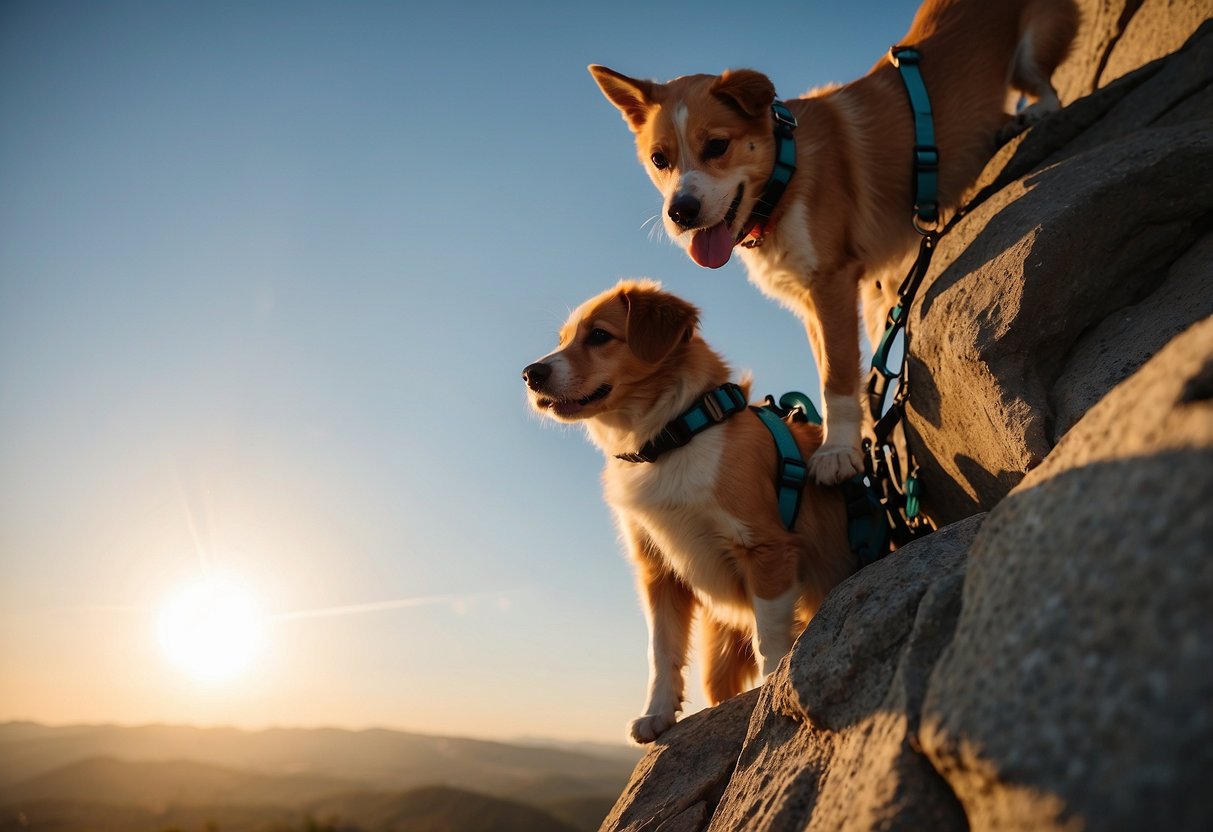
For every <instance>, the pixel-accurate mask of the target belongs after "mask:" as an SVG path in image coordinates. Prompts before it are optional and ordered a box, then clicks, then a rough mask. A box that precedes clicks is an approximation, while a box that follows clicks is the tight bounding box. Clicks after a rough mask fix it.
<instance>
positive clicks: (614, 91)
mask: <svg viewBox="0 0 1213 832" xmlns="http://www.w3.org/2000/svg"><path fill="white" fill-rule="evenodd" d="M587 68H588V69H589V70H590V74H591V75H593V76H594V80H595V81H597V82H598V88H599V89H601V90H602V94H603V95H605V96H606V97H607V100H608V101H610V102H611V103H612V104H614V105H615V106H616V107H618V108H619V111H620V112H621V113H623V119H624V121H626V122H627V123H628V126H629V127H631V128H632V132H634V133H638V132H640V129H641V128H642V127H644V123H645V121H647V120H648V117H649V109H650V108H651V106H652V104H653V87H654V86H656V85H655V84H654V83H653V82H652V81H641V80H638V79H636V78H629V77H628V76H626V75H623V74H621V73H618V72H616V71H615V70H613V69H607V68H606V67H605V66H599V65H598V64H590V65H589V67H587Z"/></svg>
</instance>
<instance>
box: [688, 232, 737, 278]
mask: <svg viewBox="0 0 1213 832" xmlns="http://www.w3.org/2000/svg"><path fill="white" fill-rule="evenodd" d="M732 254H733V235H732V234H730V233H729V228H728V226H727V225H725V224H724V223H719V224H717V225H714V226H712V227H711V228H705V229H704V230H702V231H696V232H695V236H694V237H692V238H691V259H692V260H694V261H695V262H696V263H698V264H699V265H701V266H703V267H704V268H708V269H719V268H720V267H721V266H723V265H724V264H725V263H727V262H729V257H731V256H732Z"/></svg>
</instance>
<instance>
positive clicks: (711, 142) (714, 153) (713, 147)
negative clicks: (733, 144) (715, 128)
mask: <svg viewBox="0 0 1213 832" xmlns="http://www.w3.org/2000/svg"><path fill="white" fill-rule="evenodd" d="M728 150H729V140H728V139H708V143H707V144H705V145H704V146H703V158H705V159H719V158H720V157H721V156H723V155H724V154H725V153H727V152H728Z"/></svg>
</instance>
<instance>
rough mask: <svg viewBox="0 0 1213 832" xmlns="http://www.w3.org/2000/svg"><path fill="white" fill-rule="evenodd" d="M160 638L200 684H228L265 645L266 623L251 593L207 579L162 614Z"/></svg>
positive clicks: (180, 593)
mask: <svg viewBox="0 0 1213 832" xmlns="http://www.w3.org/2000/svg"><path fill="white" fill-rule="evenodd" d="M156 635H157V638H158V640H159V642H160V646H161V647H162V648H163V649H164V652H165V653H166V654H167V656H168V658H169V659H170V660H171V661H172V662H173V664H175V665H177V666H178V667H180V668H181V669H182V670H184V671H186V672H187V673H189V674H190V675H191V676H194V677H196V678H199V679H205V680H210V681H217V682H219V681H228V680H230V679H233V678H234V677H236V676H237V675H239V673H240V672H241V671H243V670H244V669H245V668H247V667H248V666H249V663H250V662H251V661H252V659H253V657H254V656H255V655H256V654H257V652H258V650H260V648H261V646H262V643H263V642H264V640H265V618H264V616H263V615H262V614H261V612H260V610H259V609H258V608H257V604H256V603H255V601H254V598H253V596H252V593H250V592H249V589H248V587H247V586H246V585H245V584H243V583H241V582H240V581H238V580H236V579H234V578H231V577H208V578H205V579H203V580H200V581H197V582H194V583H191V584H187V585H185V586H183V587H181V588H180V589H178V590H177V591H176V592H175V593H174V594H173V595H172V596H170V597H169V599H168V600H167V601H166V602H165V604H164V606H163V607H161V609H160V614H159V617H158V619H157V622H156Z"/></svg>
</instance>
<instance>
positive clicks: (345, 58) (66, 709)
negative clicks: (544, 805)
mask: <svg viewBox="0 0 1213 832" xmlns="http://www.w3.org/2000/svg"><path fill="white" fill-rule="evenodd" d="M915 7H916V4H914V3H912V2H891V1H884V2H875V1H873V2H859V1H857V2H854V3H847V4H838V3H827V2H817V3H812V2H802V3H784V2H773V3H766V4H762V5H761V6H751V7H746V8H744V9H742V8H741V7H738V6H737V5H736V4H730V3H714V2H700V3H696V4H694V6H693V7H691V8H680V7H677V6H661V5H659V4H653V3H628V2H620V3H611V4H605V3H604V4H594V5H592V6H591V5H588V4H567V3H555V2H552V3H521V4H498V3H458V2H451V3H425V4H421V3H418V4H413V3H364V2H342V3H338V2H328V3H308V2H294V3H284V2H209V3H200V2H159V3H135V2H73V3H67V2H58V0H38V1H37V2H4V3H3V4H0V182H2V183H3V186H2V187H0V656H3V657H4V658H3V661H4V665H5V666H6V668H7V669H6V670H5V672H4V673H3V675H2V676H0V719H4V718H34V719H41V720H45V721H52V722H64V721H102V720H116V721H123V722H146V721H167V722H182V721H192V722H208V723H234V724H239V725H249V726H258V725H269V724H290V725H317V724H326V725H345V726H352V727H359V726H366V725H385V726H391V727H398V728H403V729H408V730H418V731H427V732H432V733H451V734H464V735H480V736H500V737H512V736H519V735H536V736H552V737H560V738H589V739H620V738H621V737H622V735H623V726H624V723H625V722H626V721H627V720H628V719H630V718H631V717H632V716H634V715H635V712H636V710H637V709H638V708H639V707H640V705H641V704H642V700H643V693H644V683H645V632H644V623H643V619H642V617H641V614H640V609H639V606H638V602H637V601H636V598H635V593H634V590H633V586H632V578H631V574H630V569H629V567H628V565H627V563H626V561H625V560H624V558H623V557H622V556H621V555H620V553H619V549H618V546H617V543H616V539H615V532H614V528H613V526H612V523H611V519H610V516H609V514H608V512H607V510H606V509H605V507H604V506H603V504H602V502H601V498H600V493H599V483H598V475H599V469H600V466H601V458H600V456H599V455H598V452H597V451H596V450H595V449H594V448H593V447H591V446H590V445H589V444H588V442H587V441H586V440H585V439H584V437H583V436H582V434H581V433H580V431H578V430H570V429H560V428H557V427H554V426H550V425H547V424H544V423H542V422H540V421H539V420H538V419H537V418H535V417H533V416H531V415H530V414H529V413H528V412H527V408H526V405H525V396H524V395H523V387H522V384H521V380H520V377H519V374H520V371H521V368H522V367H523V366H524V365H525V364H526V363H528V362H529V361H530V360H532V359H534V358H536V357H538V356H540V355H542V354H544V353H546V352H547V351H548V350H549V349H550V348H551V346H552V344H553V341H554V336H555V332H556V329H557V327H558V326H559V324H560V323H561V321H562V320H563V319H564V317H565V315H566V314H567V312H568V310H569V309H570V308H572V307H574V306H576V305H577V304H579V303H580V302H581V301H582V300H584V299H585V298H586V297H588V296H590V295H591V294H594V293H597V292H599V291H601V290H602V289H603V288H606V287H607V286H609V285H611V284H613V283H614V282H615V281H616V280H617V279H619V278H621V277H636V276H649V277H653V278H657V279H660V280H662V281H663V282H664V283H665V285H666V286H667V288H669V289H671V290H673V291H676V292H677V293H679V294H681V295H683V296H685V297H687V298H688V299H690V300H692V301H693V302H695V303H696V304H698V305H699V306H700V307H701V309H702V312H703V329H704V333H705V335H706V337H707V338H708V340H709V341H710V342H711V343H712V344H713V345H715V346H716V347H717V348H718V349H719V350H720V351H721V352H723V353H724V354H725V355H726V356H727V357H728V359H729V360H730V362H731V363H732V364H733V366H734V367H735V368H737V369H738V370H742V369H749V370H751V371H752V372H753V373H754V375H755V382H756V390H757V391H758V392H760V393H765V392H776V393H778V392H783V391H785V390H788V389H803V390H806V391H808V392H810V393H811V394H812V395H813V397H814V398H815V399H816V398H817V387H818V382H817V376H816V372H815V370H814V369H813V366H812V359H811V356H810V353H809V349H808V346H807V342H806V339H805V337H804V335H803V331H802V329H801V327H800V324H799V323H798V322H797V321H796V319H795V318H793V316H791V315H790V314H789V313H787V312H785V311H784V310H782V309H780V308H779V307H778V306H776V305H775V304H774V303H772V302H771V301H768V300H766V299H765V298H763V297H762V296H761V295H760V294H759V293H758V291H757V290H756V289H754V288H753V287H752V286H750V285H749V284H748V283H747V282H746V280H745V275H744V271H743V269H742V267H741V266H740V264H738V263H736V262H733V263H730V264H729V265H728V266H726V267H724V268H723V269H720V270H718V271H707V270H703V269H700V268H698V267H696V266H695V265H694V264H693V263H691V261H690V260H689V259H688V258H687V257H686V255H685V254H683V253H682V251H681V250H680V249H677V248H675V247H674V246H673V245H672V244H670V243H669V242H668V241H667V240H666V239H665V237H664V235H663V234H662V232H660V231H657V232H653V233H650V228H649V226H646V225H645V221H646V220H648V219H649V218H651V217H653V216H654V215H655V214H656V213H657V211H658V207H659V205H658V197H657V193H656V191H655V190H654V189H653V188H652V186H651V185H650V184H649V182H648V180H647V178H646V177H645V175H644V173H643V172H642V170H641V169H640V166H639V165H638V164H637V162H636V160H635V154H634V150H633V147H632V142H631V136H630V134H629V132H628V131H627V129H626V127H625V125H624V123H623V121H622V120H621V119H620V117H619V116H618V114H617V112H616V111H615V110H614V109H613V108H612V107H611V106H610V105H609V104H608V103H607V102H606V101H605V99H603V97H602V96H601V94H600V93H599V92H598V90H597V88H596V87H595V86H594V84H593V82H592V80H591V79H590V77H589V75H588V73H587V72H586V70H585V66H586V65H587V64H589V63H604V64H607V65H608V66H611V67H613V68H615V69H618V70H620V71H623V72H627V73H629V74H633V75H637V76H643V77H653V78H658V79H667V78H670V77H673V76H676V75H680V74H686V73H690V72H717V71H720V70H722V69H724V68H726V67H736V66H752V67H755V68H759V69H762V70H763V71H765V72H767V73H768V74H769V75H770V76H771V77H772V79H773V80H774V82H775V84H776V87H777V89H778V90H779V92H780V94H781V95H783V96H787V97H791V96H794V95H798V94H800V93H802V92H804V91H805V90H807V89H808V88H810V87H813V86H817V85H820V84H823V83H826V82H830V81H845V80H849V79H851V78H853V77H856V76H858V75H860V74H862V73H863V72H865V71H866V70H867V69H868V68H869V67H870V66H871V65H872V63H873V62H874V61H875V60H876V59H877V58H879V57H880V55H881V53H882V52H883V51H884V50H885V49H886V48H887V46H888V45H889V44H891V43H893V42H894V41H896V40H897V38H898V37H899V36H900V35H901V34H903V33H904V32H905V30H906V29H907V28H908V26H909V22H910V19H911V17H912V15H913V12H914V9H915ZM208 569H223V570H227V571H231V572H234V573H237V574H239V575H241V576H243V578H244V579H245V580H247V581H248V583H249V584H250V586H252V587H254V591H255V593H256V596H257V597H258V599H259V600H260V603H261V604H262V606H263V607H264V609H265V611H266V612H267V613H268V614H270V615H271V616H272V615H274V614H282V613H298V612H307V611H321V610H331V609H332V608H338V607H340V608H345V607H357V606H358V605H363V604H374V603H377V602H384V601H396V600H404V599H421V600H422V601H423V603H421V604H419V605H415V606H407V607H400V608H391V609H376V610H366V611H354V610H346V611H345V612H344V613H343V614H334V615H325V616H319V617H302V618H289V619H282V618H275V619H273V623H272V626H271V632H270V634H269V636H268V639H267V644H266V647H265V648H264V650H263V651H262V653H261V654H260V657H259V658H258V660H257V662H256V664H255V666H254V667H253V668H251V669H250V670H249V671H248V672H247V673H246V674H245V675H244V676H243V678H241V679H240V680H238V681H235V682H230V683H228V684H226V685H222V686H207V685H203V684H200V683H198V682H197V681H195V680H191V679H188V678H185V677H183V676H181V674H180V673H177V672H175V671H174V670H173V669H172V668H171V667H168V666H167V664H166V663H165V662H164V661H163V659H162V657H161V656H160V655H159V654H158V652H157V648H156V645H155V639H154V637H153V635H152V631H153V630H154V626H153V625H152V623H150V622H151V621H152V619H153V617H154V610H155V609H156V608H157V605H158V604H159V603H160V602H161V599H162V598H163V597H164V596H165V594H166V593H169V592H170V591H171V589H172V587H173V586H174V585H177V584H179V583H181V582H182V581H189V580H190V579H191V576H196V575H197V574H198V573H199V572H202V571H206V570H208ZM691 690H692V691H694V692H695V698H694V700H693V701H692V705H691V709H692V710H694V709H696V708H697V707H700V706H701V704H702V703H701V700H700V699H699V696H698V682H697V679H693V680H692V683H691Z"/></svg>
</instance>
